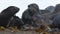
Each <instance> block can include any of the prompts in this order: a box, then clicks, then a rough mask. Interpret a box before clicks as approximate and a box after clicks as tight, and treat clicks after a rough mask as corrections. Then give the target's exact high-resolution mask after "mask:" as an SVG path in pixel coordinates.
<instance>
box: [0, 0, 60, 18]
mask: <svg viewBox="0 0 60 34" xmlns="http://www.w3.org/2000/svg"><path fill="white" fill-rule="evenodd" d="M31 3H36V4H38V5H39V8H40V9H45V8H46V7H48V6H55V5H56V4H58V3H60V0H0V12H1V11H2V10H4V9H5V8H7V7H8V6H17V7H19V8H20V11H19V12H18V13H17V14H16V15H17V16H19V17H20V18H21V16H22V13H23V12H24V11H25V10H26V9H27V6H28V5H29V4H31Z"/></svg>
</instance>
